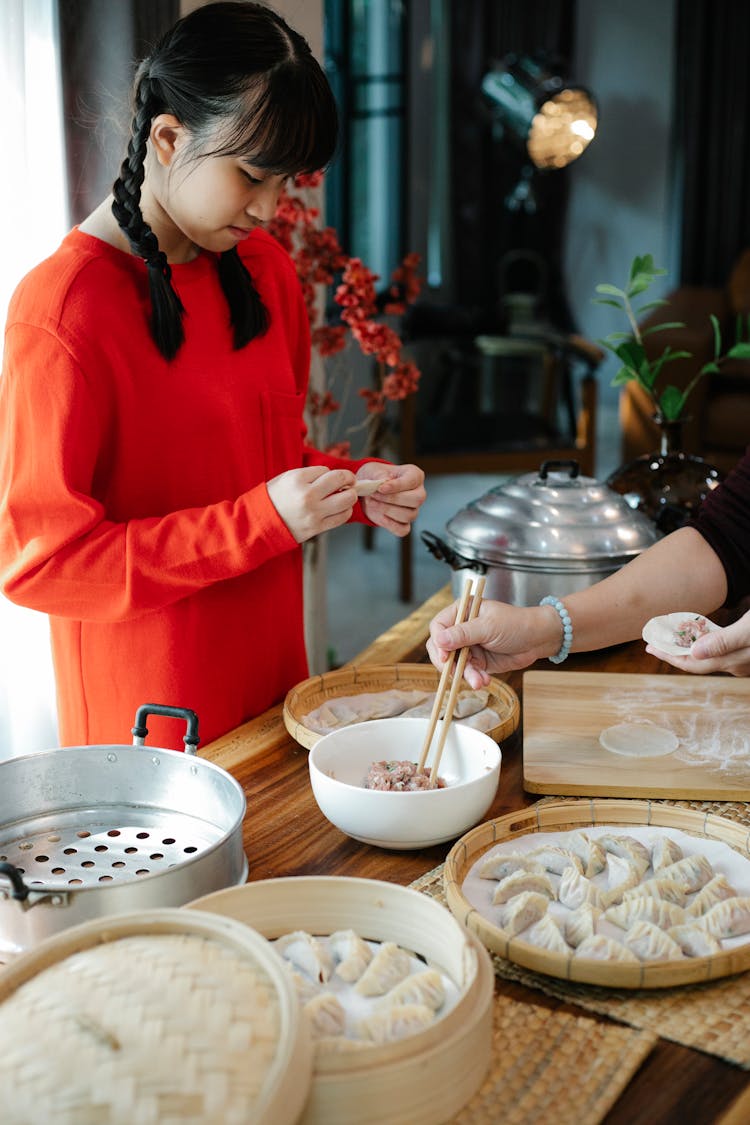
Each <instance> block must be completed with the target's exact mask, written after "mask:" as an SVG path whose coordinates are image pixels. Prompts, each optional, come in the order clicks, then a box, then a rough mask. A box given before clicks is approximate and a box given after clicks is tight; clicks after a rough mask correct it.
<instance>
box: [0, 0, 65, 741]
mask: <svg viewBox="0 0 750 1125" xmlns="http://www.w3.org/2000/svg"><path fill="white" fill-rule="evenodd" d="M58 42H59V40H58V33H57V5H56V3H55V0H0V105H2V106H4V107H5V110H4V112H3V114H2V116H1V117H0V151H2V153H3V155H4V159H3V173H2V175H0V246H2V254H1V255H0V322H1V323H2V324H3V325H4V324H5V318H6V312H7V307H8V302H9V300H10V297H11V294H12V292H13V290H14V289H15V287H16V285H17V284H18V282H19V281H20V279H21V278H22V277H23V275H24V274H25V273H26V272H27V271H28V270H29V269H30V268H31V267H32V266H33V265H34V264H35V263H36V262H39V261H41V259H42V258H45V257H47V255H49V254H50V253H51V252H52V251H53V250H54V249H55V247H56V246H57V245H58V244H59V242H60V240H61V238H62V237H63V235H64V234H65V232H66V230H67V228H68V211H67V203H66V199H67V193H66V186H65V164H64V149H63V114H62V97H61V81H60V63H59V49H58ZM56 744H57V716H56V708H55V697H54V682H53V676H52V661H51V657H50V651H49V628H48V623H47V618H46V616H44V615H43V614H40V613H35V612H33V611H32V610H27V609H21V608H19V607H18V606H14V605H12V604H11V603H10V602H8V601H7V600H6V599H5V598H2V597H0V760H2V759H3V758H7V757H12V756H13V755H16V754H26V753H29V752H30V751H33V750H40V749H44V748H46V747H49V746H54V745H56Z"/></svg>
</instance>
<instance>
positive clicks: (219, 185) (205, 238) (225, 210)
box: [141, 114, 287, 262]
mask: <svg viewBox="0 0 750 1125" xmlns="http://www.w3.org/2000/svg"><path fill="white" fill-rule="evenodd" d="M151 141H152V151H153V154H154V156H155V158H156V159H155V160H151V161H147V164H146V178H145V180H144V184H143V191H142V196H141V206H142V210H143V214H144V217H145V218H146V220H147V222H148V223H149V225H150V226H151V227H152V229H153V231H154V233H155V234H156V237H157V238H158V240H159V246H160V247H161V249H162V250H164V251H165V253H166V255H167V258H168V259H169V260H170V261H172V262H179V261H188V260H189V259H190V258H191V257H194V256H195V253H196V248H200V249H203V250H212V251H214V252H215V253H222V252H223V251H225V250H231V249H232V247H233V246H236V245H237V243H238V242H241V241H242V240H243V239H245V238H247V237H248V235H249V234H250V233H251V232H252V230H253V229H254V228H255V227H256V226H259V225H261V224H262V223H265V222H268V220H269V219H272V218H273V216H274V215H275V213H276V205H277V203H278V199H279V195H280V194H281V190H282V188H283V187H284V184H285V183H286V180H287V177H286V176H280V175H274V174H271V173H269V172H267V171H264V170H262V169H259V168H257V167H253V165H252V164H251V163H249V162H248V160H247V159H245V158H243V157H242V156H236V155H232V156H214V155H211V152H212V151H215V149H216V148H217V147H219V143H220V138H218V137H210V138H209V139H208V140H207V142H206V143H205V144H203V145H202V146H201V148H200V150H199V151H198V152H196V151H195V150H194V149H193V150H191V149H190V147H189V142H190V137H189V134H188V133H187V131H186V130H185V129H184V128H183V126H181V125H180V124H179V123H178V122H177V121H176V118H174V117H170V116H169V115H168V114H161V115H160V117H157V118H154V122H153V125H152V129H151Z"/></svg>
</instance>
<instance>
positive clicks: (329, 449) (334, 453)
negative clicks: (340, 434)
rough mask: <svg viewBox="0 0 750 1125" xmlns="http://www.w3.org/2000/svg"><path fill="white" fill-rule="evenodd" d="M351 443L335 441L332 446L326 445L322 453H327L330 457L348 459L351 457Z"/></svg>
mask: <svg viewBox="0 0 750 1125" xmlns="http://www.w3.org/2000/svg"><path fill="white" fill-rule="evenodd" d="M351 451H352V443H351V442H350V441H335V442H334V443H333V444H332V445H327V446H326V448H325V450H324V453H329V454H330V455H331V457H349V456H351Z"/></svg>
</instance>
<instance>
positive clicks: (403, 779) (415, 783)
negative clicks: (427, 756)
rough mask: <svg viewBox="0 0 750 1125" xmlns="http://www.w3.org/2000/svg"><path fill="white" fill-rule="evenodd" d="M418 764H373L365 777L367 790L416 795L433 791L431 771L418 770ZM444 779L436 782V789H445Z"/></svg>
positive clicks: (383, 762) (382, 762)
mask: <svg viewBox="0 0 750 1125" xmlns="http://www.w3.org/2000/svg"><path fill="white" fill-rule="evenodd" d="M417 764H418V763H417V762H396V761H390V762H385V761H381V762H373V763H372V765H371V766H370V768H369V770H368V771H367V776H366V777H365V789H381V790H388V791H389V792H391V793H414V792H416V791H417V790H419V789H432V788H433V785H432V782H431V781H430V773H429V770H421V771H420V770H418V769H417ZM445 786H446V782H445V779H444V778H442V777H438V778H436V780H435V786H434V788H435V789H445Z"/></svg>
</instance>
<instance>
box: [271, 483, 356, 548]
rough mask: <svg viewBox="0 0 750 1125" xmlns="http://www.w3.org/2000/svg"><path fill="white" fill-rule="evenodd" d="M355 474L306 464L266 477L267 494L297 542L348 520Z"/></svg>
mask: <svg viewBox="0 0 750 1125" xmlns="http://www.w3.org/2000/svg"><path fill="white" fill-rule="evenodd" d="M354 480H355V478H354V473H351V472H349V470H348V469H326V468H325V467H324V466H322V465H309V466H307V467H306V468H304V469H290V470H289V471H288V472H286V473H280V474H279V476H277V477H274V478H273V480H269V481H268V483H267V484H266V488H267V489H268V495H269V496H270V498H271V503H272V504H273V506H274V508H275V509H276V511H277V512H278V513H279V515H280V516H281V518H282V519H283V521H284V523H285V524H286V526H287V527H288V528H289V530H290V532H291V533H292V535H293V536H294V538H295V539H296V540H297V542H298V543H305V542H306V541H307V540H308V539H312V537H313V536H314V535H319V534H320V533H321V532H322V531H330V530H331V528H332V527H340V526H341V525H342V524H344V523H346V522H347V521H348V520H349V519H351V515H352V511H353V510H354V505H355V504H356V502H357V493H356V492H355V491H354Z"/></svg>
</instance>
